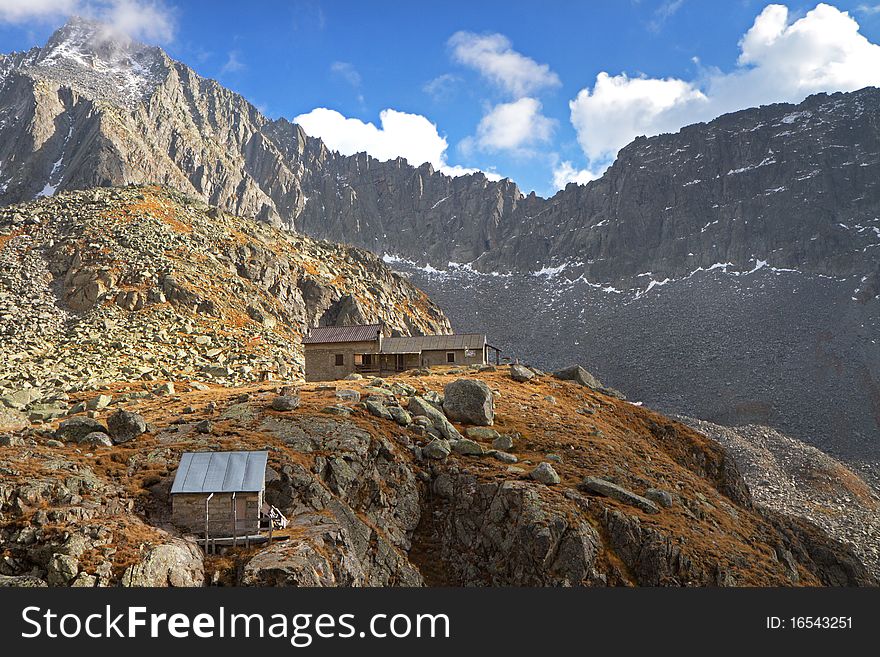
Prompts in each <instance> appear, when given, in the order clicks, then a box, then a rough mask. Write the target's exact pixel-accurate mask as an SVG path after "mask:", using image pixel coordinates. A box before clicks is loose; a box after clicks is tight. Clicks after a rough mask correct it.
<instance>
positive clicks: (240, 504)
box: [235, 497, 251, 535]
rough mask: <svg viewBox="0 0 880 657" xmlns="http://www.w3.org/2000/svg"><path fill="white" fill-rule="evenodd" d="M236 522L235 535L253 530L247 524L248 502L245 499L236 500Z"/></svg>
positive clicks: (237, 498) (238, 498)
mask: <svg viewBox="0 0 880 657" xmlns="http://www.w3.org/2000/svg"><path fill="white" fill-rule="evenodd" d="M235 520H236V523H235V533H236V534H237V535H242V534H247V533H248V532H250V529H251V528H250V525H249V524H248V522H247V520H248V517H247V500H246V499H245V498H244V497H236V498H235Z"/></svg>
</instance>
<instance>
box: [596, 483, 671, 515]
mask: <svg viewBox="0 0 880 657" xmlns="http://www.w3.org/2000/svg"><path fill="white" fill-rule="evenodd" d="M580 488H582V489H584V490H586V491H589V492H591V493H598V494H599V495H604V496H605V497H610V498H611V499H614V500H617V501H618V502H623V503H624V504H629V505H630V506H634V507H636V508H637V509H641V510H642V511H644V512H645V513H659V512H660V508H659V507H658V506H657V505H656V504H655V503H654V502H652V501H651V500H649V499H647V498H645V497H642V496H641V495H637V494H636V493H633V492H632V491H631V490H627V489H626V488H624V487H623V486H618V485H617V484H614V483H611V482H610V481H606V480H605V479H599V478H598V477H584V480H583V481H582V482H581V483H580Z"/></svg>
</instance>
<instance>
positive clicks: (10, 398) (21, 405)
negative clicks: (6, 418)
mask: <svg viewBox="0 0 880 657" xmlns="http://www.w3.org/2000/svg"><path fill="white" fill-rule="evenodd" d="M41 396H42V393H41V392H40V391H39V390H38V389H37V388H24V389H22V390H16V391H15V392H11V393H9V394H8V395H3V396H2V397H0V404H2V405H5V406H7V407H8V408H13V409H15V410H17V411H20V410H23V409H25V408H27V407H28V406H30V405H31V404H32V403H33V402H35V401H37V400H38V399H39V398H40V397H41Z"/></svg>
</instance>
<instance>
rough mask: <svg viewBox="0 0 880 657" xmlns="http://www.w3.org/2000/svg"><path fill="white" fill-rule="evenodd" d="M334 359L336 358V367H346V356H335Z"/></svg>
mask: <svg viewBox="0 0 880 657" xmlns="http://www.w3.org/2000/svg"><path fill="white" fill-rule="evenodd" d="M333 358H334V359H335V361H336V362H335V365H336V366H337V367H339V366H341V365H345V354H336V355H334V356H333Z"/></svg>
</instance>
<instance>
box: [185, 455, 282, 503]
mask: <svg viewBox="0 0 880 657" xmlns="http://www.w3.org/2000/svg"><path fill="white" fill-rule="evenodd" d="M268 459H269V452H184V454H183V456H181V457H180V466H178V468H177V475H176V476H175V477H174V485H173V486H171V493H172V494H174V493H233V492H236V493H239V492H240V493H250V492H257V491H261V490H263V487H264V486H265V482H266V462H267V461H268Z"/></svg>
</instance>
